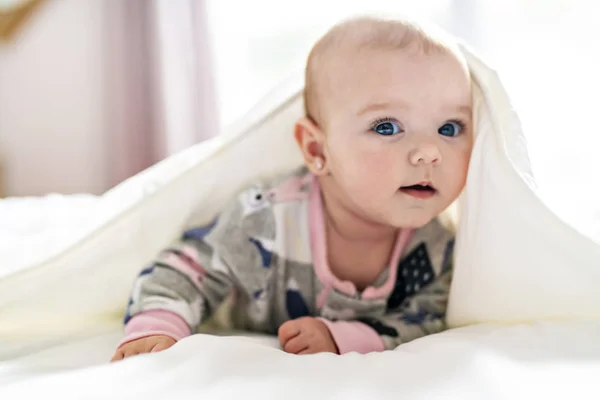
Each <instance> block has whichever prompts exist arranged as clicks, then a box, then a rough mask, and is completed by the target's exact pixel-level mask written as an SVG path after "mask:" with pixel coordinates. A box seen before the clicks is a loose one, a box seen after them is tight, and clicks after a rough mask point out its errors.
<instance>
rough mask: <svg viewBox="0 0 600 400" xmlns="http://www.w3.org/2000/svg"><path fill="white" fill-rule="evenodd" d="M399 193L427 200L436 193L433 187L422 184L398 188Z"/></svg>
mask: <svg viewBox="0 0 600 400" xmlns="http://www.w3.org/2000/svg"><path fill="white" fill-rule="evenodd" d="M400 192H402V193H404V194H407V195H409V196H412V197H416V198H417V199H429V198H431V197H433V196H434V195H435V194H436V193H437V190H435V188H434V187H433V186H431V185H429V184H426V183H424V184H417V185H411V186H402V187H401V188H400Z"/></svg>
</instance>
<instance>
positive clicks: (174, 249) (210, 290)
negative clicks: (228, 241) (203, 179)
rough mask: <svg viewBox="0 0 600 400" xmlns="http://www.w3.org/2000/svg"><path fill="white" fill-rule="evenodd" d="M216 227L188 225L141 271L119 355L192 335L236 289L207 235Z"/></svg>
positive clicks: (167, 344)
mask: <svg viewBox="0 0 600 400" xmlns="http://www.w3.org/2000/svg"><path fill="white" fill-rule="evenodd" d="M211 228H212V226H208V227H204V228H197V229H192V230H190V231H187V232H186V233H184V235H183V238H182V239H181V240H180V241H179V242H178V243H177V244H175V245H173V246H171V247H170V248H167V249H165V250H164V251H163V252H161V254H160V255H159V256H158V257H157V258H156V259H155V260H154V262H153V263H152V264H151V265H150V266H149V267H148V268H146V269H144V270H143V271H142V272H141V273H140V275H139V276H138V278H137V280H136V282H135V284H134V290H133V293H132V295H131V298H130V300H129V304H128V306H127V312H126V315H125V319H124V322H125V338H124V339H123V340H122V341H121V342H120V344H119V346H118V349H117V352H116V354H115V357H116V359H120V358H123V357H126V356H127V355H128V353H129V355H135V354H138V353H145V352H151V351H160V350H164V349H165V348H168V347H170V346H171V345H173V344H174V343H175V342H176V341H178V340H179V339H182V338H183V337H186V336H189V335H190V334H191V333H192V332H193V331H195V330H196V328H197V327H198V325H199V324H200V323H202V322H203V321H204V320H205V319H206V318H207V317H208V316H209V315H210V313H211V312H212V311H213V310H214V309H215V308H216V307H217V306H218V305H219V304H220V303H221V302H222V301H223V300H224V299H225V298H226V297H227V295H228V294H229V293H230V292H231V290H232V288H233V277H232V274H231V271H230V269H229V268H228V267H227V266H226V265H225V263H224V262H223V261H222V260H221V258H220V257H219V256H218V255H217V254H214V250H213V248H212V247H211V246H209V245H208V244H207V243H206V241H205V240H204V237H205V236H206V235H207V234H208V233H209V232H210V230H211Z"/></svg>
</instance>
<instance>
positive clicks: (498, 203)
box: [448, 51, 600, 326]
mask: <svg viewBox="0 0 600 400" xmlns="http://www.w3.org/2000/svg"><path fill="white" fill-rule="evenodd" d="M466 54H467V55H468V56H469V57H468V61H469V67H470V68H471V71H472V74H473V75H474V77H475V80H476V83H477V86H478V87H479V89H480V91H481V93H480V95H478V96H477V98H476V104H477V107H476V114H477V125H476V131H477V140H476V143H475V148H474V150H473V154H472V158H471V164H470V168H469V175H468V179H467V186H466V189H465V192H464V195H463V197H462V199H461V217H460V222H459V226H458V235H457V244H456V247H455V254H456V260H455V272H454V277H453V283H452V288H451V292H450V306H449V310H448V322H449V323H450V324H451V325H453V326H460V325H466V324H472V323H478V322H490V321H496V322H498V321H502V322H517V321H530V320H532V319H568V318H599V317H600V291H598V286H599V285H600V245H598V244H597V243H595V242H593V241H592V240H591V239H589V238H587V237H584V236H582V235H581V234H579V233H578V232H576V231H575V230H574V229H573V228H571V227H570V226H568V225H566V224H565V223H563V222H562V221H561V220H559V219H558V218H557V217H556V216H555V215H554V214H552V212H550V210H549V209H548V208H547V207H546V206H545V205H544V204H543V203H542V201H541V200H540V199H539V198H538V197H537V195H536V192H535V187H534V180H533V178H532V176H531V170H530V165H529V160H528V157H527V151H526V148H525V145H524V143H525V139H524V137H523V133H522V132H521V126H520V123H519V120H518V118H517V116H516V114H515V113H514V112H513V110H512V108H511V105H510V102H509V99H508V96H507V94H506V92H505V90H504V88H503V87H502V85H501V83H500V80H499V79H498V76H497V74H496V73H495V72H494V71H492V70H490V69H489V68H488V67H486V66H485V65H484V64H483V63H482V62H481V61H480V60H478V59H477V58H476V57H474V56H473V55H472V54H469V53H468V51H466ZM549 134H550V133H549ZM552 134H556V135H559V133H558V132H556V133H552Z"/></svg>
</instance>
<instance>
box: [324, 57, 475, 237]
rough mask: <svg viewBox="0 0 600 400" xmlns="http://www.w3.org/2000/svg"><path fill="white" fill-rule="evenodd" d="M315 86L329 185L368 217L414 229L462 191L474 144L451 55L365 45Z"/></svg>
mask: <svg viewBox="0 0 600 400" xmlns="http://www.w3.org/2000/svg"><path fill="white" fill-rule="evenodd" d="M330 71H332V73H330V74H328V75H327V76H326V78H325V79H324V81H325V82H324V85H325V87H324V88H323V90H322V91H321V93H322V96H321V97H320V99H321V100H320V101H321V103H320V104H322V106H323V108H322V110H321V115H322V117H323V121H324V124H323V126H322V129H323V131H324V136H325V143H324V151H325V156H326V159H327V163H328V169H329V171H330V172H331V175H332V178H333V179H332V180H331V181H330V182H331V183H330V186H331V190H332V191H333V192H334V195H335V196H336V197H338V198H339V200H340V201H342V202H344V204H345V205H346V206H348V207H351V209H352V210H354V211H355V212H357V213H359V214H361V215H362V216H363V217H365V218H368V219H369V220H372V221H373V222H378V223H383V224H387V225H393V226H396V227H420V226H423V225H424V224H426V223H427V222H429V221H430V220H431V219H432V218H434V217H436V216H437V215H439V214H440V213H441V212H442V211H443V210H444V209H445V208H446V207H448V206H449V205H450V204H451V203H452V202H453V201H454V200H455V199H456V198H457V197H458V195H459V194H460V192H461V191H462V189H463V186H464V184H465V181H466V175H467V168H468V164H469V158H470V155H471V148H472V143H473V132H472V111H471V109H472V106H471V82H470V79H469V73H468V71H467V70H466V68H465V67H464V66H463V65H462V64H461V63H460V62H459V61H458V60H456V59H455V58H454V57H453V56H451V55H449V54H446V53H441V52H440V53H436V52H433V53H431V54H428V55H424V54H419V53H417V52H414V51H382V50H365V51H361V52H360V53H356V54H353V55H348V56H347V57H340V59H339V61H336V62H335V65H331V69H330Z"/></svg>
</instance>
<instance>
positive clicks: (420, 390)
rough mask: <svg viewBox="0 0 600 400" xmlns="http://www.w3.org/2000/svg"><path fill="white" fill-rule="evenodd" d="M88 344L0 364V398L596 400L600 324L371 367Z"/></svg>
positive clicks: (263, 347) (475, 339)
mask: <svg viewBox="0 0 600 400" xmlns="http://www.w3.org/2000/svg"><path fill="white" fill-rule="evenodd" d="M87 336H88V338H86V339H83V340H73V341H71V342H70V343H64V344H61V345H57V346H54V347H50V348H46V349H44V350H42V351H39V352H34V353H32V354H28V355H25V356H22V357H19V358H16V359H13V360H11V362H10V363H0V398H2V399H13V398H39V397H42V396H44V397H47V396H48V394H51V398H60V399H61V400H68V399H77V400H81V399H100V398H128V399H131V398H143V399H144V400H152V399H165V398H177V399H178V400H183V399H230V398H231V399H233V398H236V399H254V398H256V399H259V398H260V399H262V400H267V399H282V398H290V399H301V398H302V399H305V398H310V397H311V396H312V397H314V398H318V399H345V400H349V399H367V398H368V399H394V400H398V399H453V398H460V399H461V400H465V399H538V398H544V399H555V398H556V399H559V398H561V399H564V398H572V399H598V398H600V386H599V385H597V377H598V376H599V374H600V340H599V339H600V323H598V322H562V323H559V322H557V323H536V324H532V325H519V326H512V327H505V326H492V325H480V326H472V327H467V328H461V329H456V330H452V331H447V332H445V333H442V334H439V335H434V336H430V337H426V338H424V339H421V340H417V341H415V342H412V343H409V344H407V345H404V346H402V347H400V348H399V349H397V350H396V351H394V352H386V353H379V354H370V355H366V356H362V355H358V354H349V355H345V356H334V355H326V354H321V355H315V356H293V355H289V354H285V353H283V352H281V351H280V350H278V349H277V348H276V347H277V345H276V343H277V342H276V340H275V338H270V337H260V336H258V337H215V336H209V335H196V336H192V337H190V338H187V339H185V340H183V341H181V342H179V343H178V344H177V345H176V346H174V347H173V348H171V349H170V350H167V351H165V352H163V353H156V354H153V355H144V356H138V357H135V358H131V359H128V360H125V361H123V362H119V363H116V364H113V365H109V364H108V363H107V359H109V358H110V356H111V354H112V351H113V349H114V346H115V344H116V343H117V342H118V340H119V338H120V328H118V327H113V328H111V329H107V330H106V331H105V332H102V333H97V334H96V335H90V334H88V335H87ZM15 345H16V343H15ZM234 360H235V361H234Z"/></svg>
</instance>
